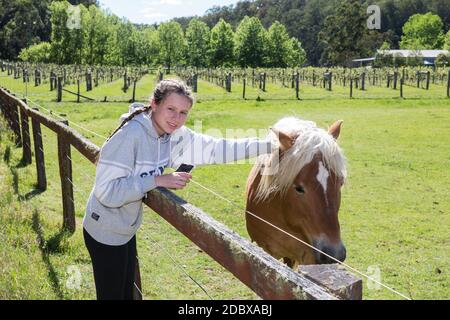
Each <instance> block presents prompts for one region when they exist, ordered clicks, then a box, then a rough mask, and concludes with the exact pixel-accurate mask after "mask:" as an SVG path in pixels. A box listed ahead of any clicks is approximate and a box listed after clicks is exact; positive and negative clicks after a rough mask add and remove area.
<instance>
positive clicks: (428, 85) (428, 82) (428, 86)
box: [427, 70, 430, 90]
mask: <svg viewBox="0 0 450 320" xmlns="http://www.w3.org/2000/svg"><path fill="white" fill-rule="evenodd" d="M429 89H430V71H429V70H428V71H427V90H429Z"/></svg>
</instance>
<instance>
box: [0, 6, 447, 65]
mask: <svg viewBox="0 0 450 320" xmlns="http://www.w3.org/2000/svg"><path fill="white" fill-rule="evenodd" d="M447 1H448V0H426V1H425V0H402V1H397V0H378V1H371V0H308V1H306V0H276V1H275V0H255V1H240V2H238V3H237V4H236V5H230V6H223V7H213V8H211V9H210V10H208V11H207V12H206V13H205V15H203V16H201V17H184V18H176V19H174V20H173V21H171V22H168V23H162V24H160V25H156V24H155V25H135V24H133V23H131V22H130V21H127V20H125V19H120V18H118V17H117V16H115V15H114V14H112V13H111V12H108V11H105V10H101V9H100V8H99V7H98V4H97V1H95V0H81V1H80V0H70V1H68V2H67V1H52V0H42V1H36V0H11V1H8V2H6V1H0V12H2V16H1V18H0V48H1V50H0V58H2V59H10V60H13V59H17V57H20V58H21V59H23V60H25V61H32V62H36V61H41V62H53V63H59V64H74V63H75V64H96V65H99V64H101V65H118V66H125V65H142V64H144V65H152V64H164V65H166V66H169V67H170V66H172V65H174V64H185V65H192V66H195V67H205V66H241V67H256V66H258V67H286V66H296V65H302V64H306V65H322V66H330V65H346V64H348V62H349V61H351V59H354V58H361V57H368V56H373V55H374V53H376V50H377V49H380V48H381V49H397V48H402V49H403V48H404V49H410V48H411V49H443V48H450V34H449V31H448V30H449V26H450V6H448V5H447ZM69 3H70V4H79V6H78V7H77V8H78V9H79V12H78V11H77V12H75V11H73V9H71V8H70V7H69ZM370 4H376V5H378V6H379V7H380V10H381V29H379V30H369V29H368V28H367V26H366V22H367V18H368V14H367V12H366V9H367V6H368V5H370ZM77 14H79V16H80V21H79V25H77V22H76V21H72V20H73V16H74V15H75V16H76V15H77ZM75 20H76V19H75ZM68 26H70V28H68ZM30 45H31V46H30Z"/></svg>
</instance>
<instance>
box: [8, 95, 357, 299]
mask: <svg viewBox="0 0 450 320" xmlns="http://www.w3.org/2000/svg"><path fill="white" fill-rule="evenodd" d="M0 110H1V112H2V114H3V115H4V117H5V118H6V120H7V122H8V124H9V126H10V128H11V129H12V131H13V132H14V135H15V140H16V142H17V141H22V142H23V145H27V146H28V147H29V146H30V145H31V142H28V139H29V132H28V130H29V129H28V125H27V124H25V123H28V122H27V121H28V117H30V118H31V122H32V126H33V141H34V144H35V147H34V150H35V161H36V169H37V180H38V186H39V188H40V189H41V190H45V189H46V186H47V181H46V176H45V161H44V146H43V141H42V136H41V127H40V126H41V125H44V126H45V127H47V128H49V129H50V130H52V131H53V132H55V133H56V134H57V138H58V139H57V141H58V158H59V169H60V177H61V190H62V191H61V194H62V204H63V227H64V228H66V229H68V230H70V231H71V232H75V227H76V224H75V210H74V198H73V190H72V187H73V186H72V181H73V180H72V174H73V171H72V164H71V146H73V147H74V148H75V149H76V150H77V151H78V152H80V153H81V154H82V155H83V156H84V157H85V158H87V159H88V160H89V161H91V162H92V163H95V162H96V159H97V156H98V154H99V152H100V148H99V147H98V146H96V145H95V144H93V143H92V142H91V141H89V140H88V139H86V138H84V137H83V136H81V135H80V134H79V133H78V132H77V131H75V130H74V129H72V128H71V127H69V126H68V123H67V122H62V121H55V120H53V119H50V118H48V117H46V116H45V115H43V114H42V113H40V112H39V110H38V109H36V108H34V109H32V108H30V107H28V106H27V104H26V102H25V101H22V100H20V99H18V98H16V97H15V95H14V94H11V93H10V92H9V91H7V90H5V89H0ZM19 110H20V115H21V117H22V124H23V126H22V132H21V130H20V127H19V125H18V124H19ZM25 119H27V120H25ZM15 123H17V124H15ZM27 132H28V133H27ZM27 134H28V138H27ZM24 137H25V138H24ZM28 147H27V148H28ZM24 150H25V149H24ZM30 150H31V149H30ZM23 155H24V158H25V157H28V150H27V151H26V152H25V151H24V154H23ZM30 163H31V156H30ZM144 203H145V204H146V205H147V206H148V207H150V208H151V209H153V210H154V211H155V212H156V213H158V214H159V215H160V216H162V217H163V218H164V219H165V220H166V221H168V222H169V223H170V224H172V225H173V226H174V227H175V228H177V229H178V230H179V231H180V232H181V233H183V234H184V235H185V236H186V237H188V238H189V239H190V240H191V241H192V242H193V243H195V244H196V245H197V246H198V247H200V248H201V249H202V250H203V251H204V252H206V253H207V254H209V255H210V256H211V257H212V258H213V259H214V260H216V261H217V262H218V263H220V264H221V265H222V266H224V267H225V268H226V269H227V270H228V271H230V272H231V273H232V274H233V275H234V276H236V278H238V279H239V280H240V281H241V282H243V283H244V284H245V285H247V286H248V287H249V288H250V289H252V290H253V291H254V292H255V293H256V294H258V295H259V296H260V297H261V298H263V299H330V300H335V299H361V298H362V281H361V279H359V278H357V277H355V276H353V275H351V274H349V273H348V272H347V271H345V270H344V269H342V268H341V267H339V266H338V265H336V264H332V265H320V266H315V265H312V266H302V267H301V268H300V269H299V271H298V272H297V271H294V270H292V269H290V268H288V267H287V266H286V265H284V264H282V263H281V262H279V261H278V260H276V259H274V258H273V257H272V256H270V255H268V254H267V253H266V252H264V251H263V250H262V249H260V248H259V247H257V246H255V245H253V244H252V243H250V242H249V241H248V240H246V239H244V238H242V237H241V236H239V235H238V234H237V233H235V232H233V231H231V230H229V229H228V228H227V227H226V226H224V225H223V224H221V223H219V222H217V221H215V220H214V219H212V218H211V217H210V216H209V215H207V214H205V213H204V212H203V211H201V210H200V209H198V208H196V207H194V206H192V205H191V204H189V203H187V202H186V201H184V200H183V199H181V198H179V197H178V196H176V195H175V194H173V193H172V192H170V191H168V190H166V189H163V188H157V189H155V190H152V191H151V192H149V193H148V195H147V198H146V199H145V201H144ZM135 284H136V287H137V290H135V298H136V299H142V295H141V292H142V289H141V283H140V271H139V263H137V264H136V279H135Z"/></svg>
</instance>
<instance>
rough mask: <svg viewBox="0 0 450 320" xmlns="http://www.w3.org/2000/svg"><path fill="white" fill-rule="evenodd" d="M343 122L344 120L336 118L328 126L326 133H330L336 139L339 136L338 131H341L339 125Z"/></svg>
mask: <svg viewBox="0 0 450 320" xmlns="http://www.w3.org/2000/svg"><path fill="white" fill-rule="evenodd" d="M343 122H344V120H338V121H336V122H335V123H333V124H332V125H331V127H329V128H328V133H329V134H331V135H332V136H333V138H334V139H336V140H337V138H339V133H341V125H342V123H343Z"/></svg>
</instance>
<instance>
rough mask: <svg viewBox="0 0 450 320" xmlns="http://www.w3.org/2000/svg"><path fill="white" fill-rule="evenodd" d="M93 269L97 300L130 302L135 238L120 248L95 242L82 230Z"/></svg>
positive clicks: (134, 264) (132, 287)
mask: <svg viewBox="0 0 450 320" xmlns="http://www.w3.org/2000/svg"><path fill="white" fill-rule="evenodd" d="M83 236H84V243H85V244H86V247H87V249H88V251H89V255H90V256H91V260H92V267H93V269H94V280H95V288H96V291H97V299H98V300H132V299H133V291H134V276H135V268H136V236H134V237H133V238H132V239H131V240H130V241H129V242H127V243H126V244H124V245H121V246H109V245H105V244H103V243H100V242H97V241H96V240H95V239H93V238H92V237H91V236H90V235H89V233H87V231H86V230H85V229H83Z"/></svg>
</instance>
